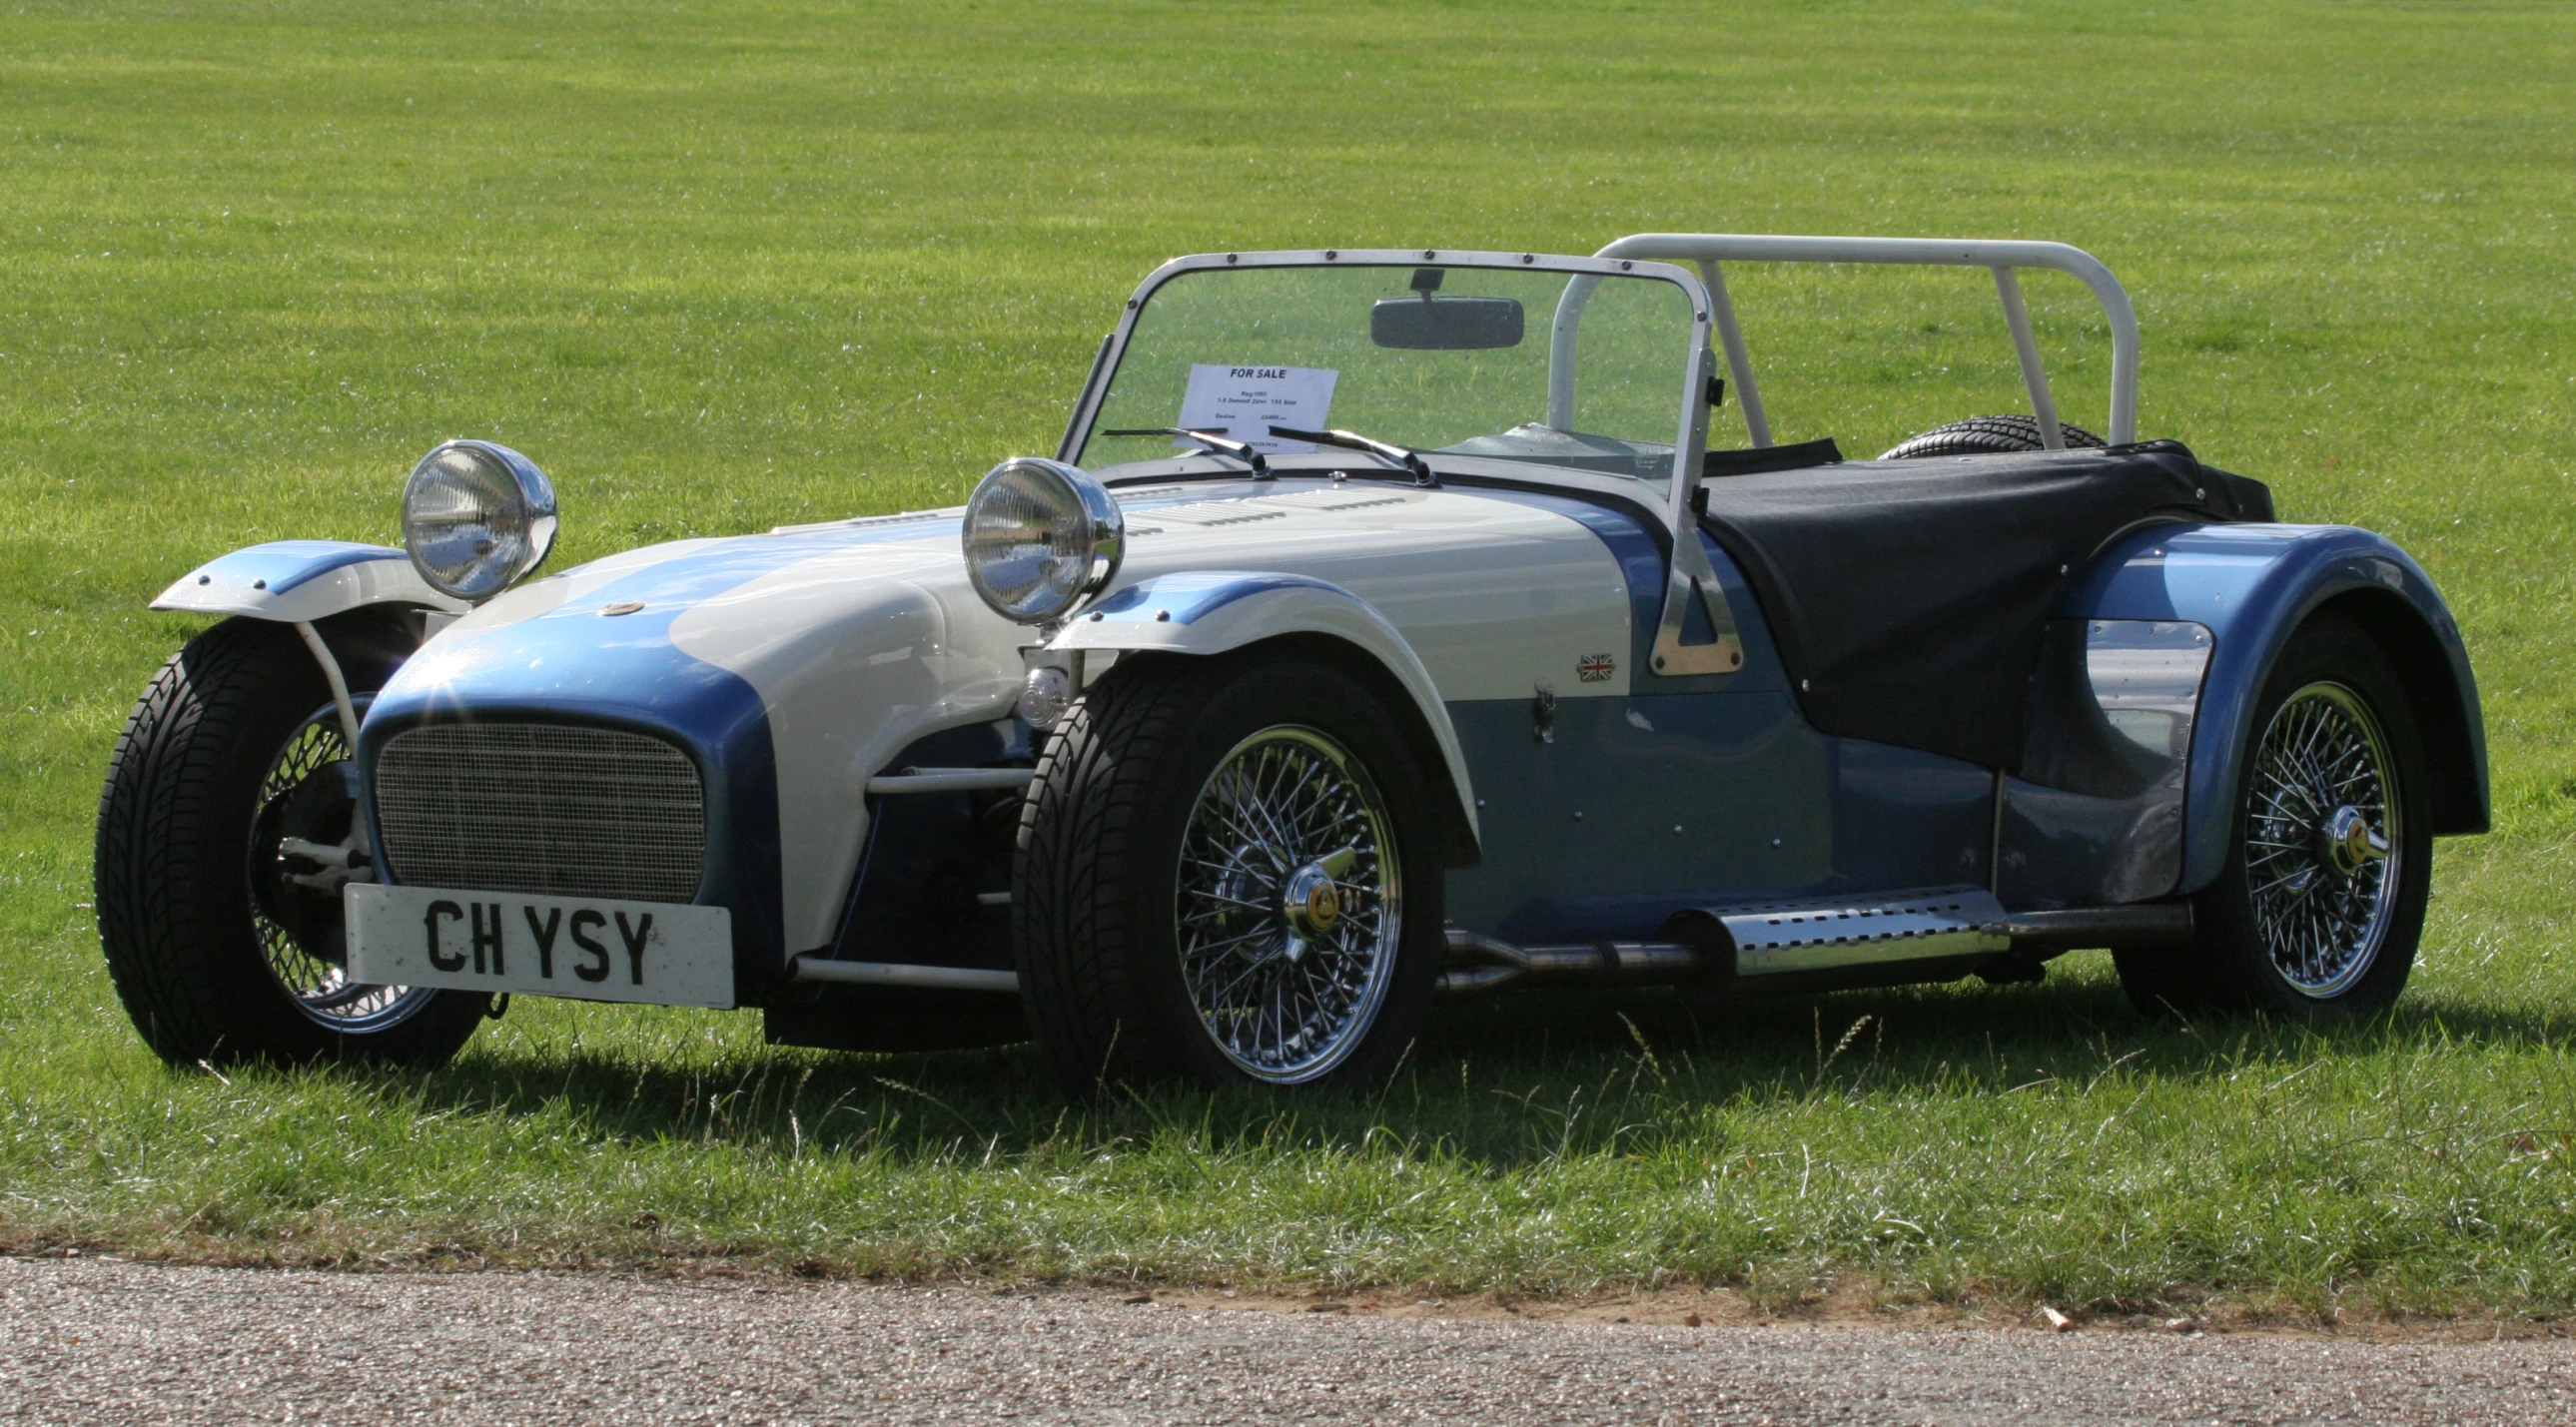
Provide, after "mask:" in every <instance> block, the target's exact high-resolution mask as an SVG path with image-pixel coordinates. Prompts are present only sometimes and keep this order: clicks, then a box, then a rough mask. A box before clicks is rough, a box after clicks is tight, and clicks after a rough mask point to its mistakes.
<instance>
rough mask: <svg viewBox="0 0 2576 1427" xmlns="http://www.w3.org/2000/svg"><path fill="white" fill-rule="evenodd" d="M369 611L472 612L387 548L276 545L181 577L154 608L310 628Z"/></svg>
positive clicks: (245, 552) (227, 557) (218, 558)
mask: <svg viewBox="0 0 2576 1427" xmlns="http://www.w3.org/2000/svg"><path fill="white" fill-rule="evenodd" d="M369 605H397V606H407V607H411V608H416V609H429V610H438V611H441V612H444V613H449V614H463V613H464V612H465V611H467V610H468V609H471V608H473V606H471V605H469V604H467V603H466V602H465V601H463V600H457V599H450V598H448V597H447V596H445V595H442V594H440V593H439V592H438V591H436V590H434V589H431V588H430V587H429V582H428V581H426V580H423V579H422V578H421V577H420V572H419V571H418V570H415V569H413V568H412V563H411V558H410V557H409V556H407V555H405V554H404V553H403V552H402V551H400V550H397V549H395V548H393V547H392V546H390V545H359V544H355V543H352V542H349V541H343V540H272V541H270V542H269V543H268V544H265V545H253V546H250V547H249V548H247V549H242V550H235V551H234V552H232V553H231V554H229V555H218V556H216V557H215V558H214V559H212V560H209V561H207V562H206V563H205V564H202V565H199V566H198V567H197V568H195V569H193V570H191V571H189V572H188V573H187V574H185V575H182V576H180V577H179V580H178V582H177V583H175V584H173V585H171V586H170V588H168V589H166V590H163V591H162V592H161V597H160V598H159V599H156V600H154V601H153V602H152V608H154V609H167V610H185V611H188V612H190V613H194V614H229V615H240V616H243V617H245V618H248V619H266V620H274V621H276V622H277V623H280V624H309V623H311V622H313V621H315V620H320V619H328V618H330V617H331V616H332V615H335V614H346V613H347V612H349V611H350V610H353V609H361V608H364V607H366V606H369Z"/></svg>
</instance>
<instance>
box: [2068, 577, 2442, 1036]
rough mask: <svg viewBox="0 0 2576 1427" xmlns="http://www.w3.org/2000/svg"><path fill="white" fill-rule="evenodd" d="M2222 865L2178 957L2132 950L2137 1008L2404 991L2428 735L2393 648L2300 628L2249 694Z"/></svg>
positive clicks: (2328, 1011)
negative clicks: (2190, 940) (2391, 659)
mask: <svg viewBox="0 0 2576 1427" xmlns="http://www.w3.org/2000/svg"><path fill="white" fill-rule="evenodd" d="M2252 727H2253V729H2254V731H2255V732H2254V738H2253V741H2252V743H2251V744H2250V745H2249V746H2248V748H2247V750H2246V758H2245V768H2244V774H2243V786H2242V788H2241V789H2240V790H2239V792H2238V795H2237V807H2236V810H2235V818H2234V825H2233V827H2232V828H2231V829H2230V835H2229V847H2228V857H2227V864H2226V866H2225V868H2224V869H2223V870H2222V871H2221V872H2220V874H2219V876H2218V879H2217V881H2215V882H2213V883H2212V884H2211V885H2210V886H2209V887H2208V888H2207V889H2205V890H2204V891H2202V892H2201V893H2200V894H2199V895H2198V896H2196V897H2194V898H2193V920H2194V923H2195V927H2196V931H2195V937H2194V944H2193V945H2192V947H2191V948H2190V950H2189V951H2188V952H2186V953H2183V954H2181V955H2175V954H2173V953H2170V952H2166V953H2155V952H2148V951H2133V952H2123V953H2120V954H2119V955H2118V958H2117V960H2118V965H2119V969H2120V977H2121V981H2122V983H2123V984H2124V985H2125V986H2126V987H2127V989H2128V992H2129V995H2130V998H2131V999H2132V1000H2133V1001H2135V1002H2136V1003H2137V1004H2138V1005H2139V1007H2140V1008H2141V1009H2142V1010H2146V1011H2149V1012H2151V1013H2152V1012H2161V1011H2166V1010H2181V1011H2188V1010H2191V1009H2194V1008H2198V1007H2218V1008H2249V1009H2256V1010H2264V1011H2269V1012H2272V1013H2275V1014H2279V1015H2285V1016H2290V1017H2294V1018H2297V1019H2302V1020H2315V1019H2337V1018H2345V1017H2352V1016H2362V1015H2368V1014H2371V1013H2373V1012H2376V1011H2380V1010H2383V1009H2385V1008H2386V1007H2387V1006H2388V1005H2389V1004H2390V1003H2392V1002H2394V1001H2395V1000H2396V999H2397V995H2398V993H2399V992H2400V991H2401V990H2403V989H2404V988H2405V985H2406V978H2407V975H2408V973H2409V972H2410V971H2411V970H2412V969H2413V967H2414V964H2415V951H2416V945H2417V943H2418V942H2419V941H2420V939H2421V938H2422V936H2423V930H2424V907H2425V902H2426V900H2427V898H2428V896H2429V895H2430V892H2431V888H2432V880H2433V838H2432V834H2431V832H2430V831H2429V830H2428V829H2427V826H2426V816H2425V811H2424V798H2425V784H2424V760H2423V753H2422V749H2423V743H2422V740H2421V738H2420V737H2419V735H2418V732H2417V730H2416V727H2415V724H2414V720H2413V718H2412V716H2411V713H2410V710H2409V708H2408V706H2407V703H2406V699H2405V696H2404V693H2403V691H2402V690H2401V689H2400V687H2399V685H2398V682H2397V678H2396V675H2395V673H2394V671H2392V670H2391V669H2390V667H2389V665H2388V660H2387V657H2386V656H2385V655H2384V654H2382V653H2381V652H2380V650H2379V647H2378V645H2377V644H2376V643H2375V642H2373V641H2372V640H2371V638H2370V636H2369V635H2368V634H2366V633H2365V632H2363V631H2362V630H2360V629H2359V628H2357V627H2355V626H2353V625H2350V624H2347V623H2344V622H2342V621H2338V620H2326V621H2321V622H2318V623H2315V624H2311V625H2309V626H2307V627H2306V628H2303V629H2301V630H2300V631H2299V632H2298V633H2297V634H2296V635H2294V636H2293V637H2292V638H2291V641H2290V644H2289V646H2288V647H2287V648H2286V649H2284V650H2283V651H2282V654H2281V658H2280V661H2279V662H2278V663H2277V664H2276V665H2275V667H2274V669H2273V671H2272V674H2271V676H2270V678H2269V679H2267V680H2266V681H2265V684H2264V689H2263V696H2262V698H2261V700H2260V701H2259V702H2258V703H2257V705H2256V707H2255V714H2254V720H2253V723H2252Z"/></svg>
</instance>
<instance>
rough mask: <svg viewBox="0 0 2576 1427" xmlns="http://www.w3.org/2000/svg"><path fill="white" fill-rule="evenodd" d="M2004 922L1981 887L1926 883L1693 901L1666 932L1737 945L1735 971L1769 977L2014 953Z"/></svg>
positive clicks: (1669, 923) (1689, 939)
mask: <svg viewBox="0 0 2576 1427" xmlns="http://www.w3.org/2000/svg"><path fill="white" fill-rule="evenodd" d="M2006 920H2007V918H2006V916H2005V913H2004V906H2003V903H2001V902H1998V901H1996V900H1995V898H1994V894H1993V893H1991V892H1988V891H1986V890H1985V889H1984V888H1982V887H1921V888H1914V889H1911V890H1908V891H1901V892H1879V893H1873V894H1871V895H1869V896H1866V897H1854V898H1850V899H1846V900H1842V901H1833V902H1817V901H1813V900H1809V899H1805V898H1800V899H1797V900H1791V901H1776V902H1750V903H1740V904H1736V905H1732V906H1715V907H1693V908H1691V909H1689V910H1687V911H1682V912H1677V913H1675V914H1674V915H1673V916H1672V917H1670V918H1668V919H1667V920H1666V921H1665V922H1664V926H1663V935H1664V936H1665V937H1667V938H1669V939H1671V940H1673V941H1677V942H1683V943H1688V944H1697V945H1708V946H1718V945H1722V946H1727V947H1732V948H1733V949H1734V952H1735V974H1736V975H1738V976H1768V975H1776V974H1778V973H1780V972H1785V971H1825V970H1831V969H1833V968H1835V967H1842V966H1865V965H1878V964H1881V963H1884V962H1891V961H1921V960H1928V959H1930V958H1934V957H1946V956H1978V955H1984V954H1988V953H1993V952H2000V951H2010V950H2011V949H2012V938H2011V936H2010V935H2009V934H2007V932H2006V930H2005V922H2006ZM1712 934H1714V935H1712ZM1721 936H1722V937H1723V941H1722V942H1719V941H1718V940H1717V937H1721Z"/></svg>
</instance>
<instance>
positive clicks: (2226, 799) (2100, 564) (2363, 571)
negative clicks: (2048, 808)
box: [2059, 525, 2489, 892]
mask: <svg viewBox="0 0 2576 1427" xmlns="http://www.w3.org/2000/svg"><path fill="white" fill-rule="evenodd" d="M2328 606H2332V607H2333V610H2332V612H2333V613H2337V614H2341V615H2346V616H2349V617H2351V618H2353V619H2355V620H2356V621H2357V622H2359V623H2361V624H2362V625H2363V626H2364V627H2365V628H2367V629H2369V630H2370V631H2371V633H2372V634H2373V635H2374V636H2375V637H2376V638H2377V639H2378V640H2379V642H2380V644H2381V646H2382V647H2383V648H2385V649H2386V650H2387V651H2388V653H2389V657H2390V659H2391V661H2392V662H2393V663H2395V664H2396V666H2397V668H2398V672H2399V674H2400V676H2401V683H2402V684H2403V685H2404V686H2405V687H2406V689H2407V692H2408V693H2409V695H2410V696H2411V697H2412V699H2413V711H2414V713H2415V716H2416V720H2415V721H2416V724H2417V726H2418V727H2419V728H2420V729H2421V730H2422V732H2423V735H2424V741H2425V745H2426V752H2427V754H2428V755H2429V760H2430V763H2431V772H2432V782H2433V788H2432V811H2433V831H2435V832H2437V833H2442V834H2456V833H2473V832H2484V831H2486V829H2487V826H2488V819H2489V806H2488V793H2487V754H2486V729H2485V724H2484V722H2483V720H2482V719H2481V717H2480V715H2479V712H2478V690H2477V680H2476V678H2475V676H2474V675H2473V674H2472V673H2471V672H2470V669H2469V655H2468V650H2467V649H2466V647H2464V646H2463V645H2462V644H2461V642H2460V629H2459V625H2458V623H2457V622H2456V621H2454V620H2453V619H2452V618H2451V612H2450V609H2449V607H2448V606H2446V605H2444V604H2443V602H2442V597H2441V594H2440V592H2439V591H2437V590H2436V589H2434V587H2433V581H2432V577H2431V576H2428V575H2426V574H2425V573H2424V571H2423V569H2422V567H2420V566H2418V565H2417V564H2416V563H2415V562H2414V560H2412V559H2410V558H2409V557H2408V556H2407V554H2406V552H2405V551H2403V550H2400V549H2398V548H2397V547H2396V546H2395V545H2394V544H2392V543H2390V542H2389V541H2388V540H2387V539H2385V538H2384V537H2382V536H2378V535H2374V534H2372V533H2371V532H2369V531H2367V530H2358V529H2354V528H2353V527H2351V526H2343V525H2199V526H2174V525H2166V526H2158V527H2151V528H2149V529H2146V530H2142V531H2139V532H2137V533H2135V534H2132V535H2129V536H2127V537H2124V538H2123V539H2122V540H2120V541H2118V542H2116V543H2115V544H2113V546H2112V547H2111V548H2110V549H2108V550H2106V551H2105V552H2104V553H2103V555H2102V557H2101V558H2099V559H2097V560H2096V561H2095V562H2094V564H2093V566H2092V568H2091V569H2090V570H2089V571H2088V572H2087V573H2086V574H2085V576H2084V577H2083V578H2082V579H2081V580H2079V581H2078V582H2077V583H2076V585H2075V586H2074V588H2073V589H2072V590H2070V591H2069V593H2068V596H2067V599H2066V602H2065V604H2064V605H2062V606H2061V607H2060V609H2059V614H2060V615H2061V616H2062V617H2066V618H2071V619H2143V620H2190V621H2192V622H2194V623H2197V624H2201V625H2204V626H2207V627H2208V629H2209V630H2210V632H2211V634H2212V635H2214V636H2215V639H2214V641H2213V643H2214V649H2213V652H2212V653H2211V655H2210V660H2209V668H2208V672H2207V674H2206V675H2205V676H2204V678H2203V680H2202V684H2201V697H2200V708H2199V715H2198V718H2197V721H2196V726H2197V732H2196V733H2195V734H2194V736H2193V739H2192V747H2191V761H2190V765H2189V771H2188V773H2187V775H2186V778H2185V784H2184V788H2185V792H2184V832H2183V875H2182V883H2181V889H2182V890H2183V891H2186V892H2191V891H2198V890H2199V889H2201V888H2202V887H2206V886H2208V885H2209V883H2210V882H2211V881H2213V880H2215V879H2216V878H2217V876H2218V873H2219V870H2220V868H2221V867H2222V866H2223V865H2224V864H2225V862H2226V860H2227V845H2228V831H2229V823H2230V820H2231V817H2232V814H2233V810H2234V808H2235V807H2236V800H2237V790H2238V787H2239V780H2240V779H2241V777H2242V776H2243V773H2244V764H2245V758H2246V753H2247V750H2248V748H2249V747H2250V746H2251V744H2252V741H2253V737H2254V734H2255V730H2254V729H2253V727H2252V722H2253V717H2254V706H2255V702H2256V700H2257V699H2259V698H2260V697H2261V695H2262V690H2263V682H2264V680H2265V679H2266V678H2268V677H2269V676H2270V674H2271V672H2272V666H2273V663H2274V661H2276V660H2277V659H2278V658H2279V657H2280V653H2281V650H2282V647H2283V646H2284V645H2286V644H2287V643H2288V642H2289V639H2290V636H2291V635H2292V634H2293V633H2295V632H2296V631H2297V630H2298V628H2299V626H2300V625H2301V624H2303V623H2305V622H2306V621H2307V620H2308V619H2310V618H2311V617H2313V616H2315V615H2317V614H2319V613H2321V612H2326V611H2327V607H2328Z"/></svg>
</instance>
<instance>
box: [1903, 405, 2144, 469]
mask: <svg viewBox="0 0 2576 1427" xmlns="http://www.w3.org/2000/svg"><path fill="white" fill-rule="evenodd" d="M2057 430H2058V433H2059V435H2060V436H2061V437H2062V438H2063V439H2064V440H2065V442H2066V445H2067V448H2068V449H2069V450H2073V449H2077V448H2081V447H2089V446H2099V445H2101V444H2102V438H2101V437H2099V436H2096V435H2094V434H2093V433H2092V432H2090V431H2087V430H2085V429H2084V428H2083V427H2081V426H2069V425H2067V424H2066V423H2065V422H2063V421H2061V422H2059V423H2057ZM2046 449H2048V448H2047V446H2046V445H2045V443H2043V442H2042V441H2041V440H2040V439H2039V418H2038V417H2036V416H1971V417H1969V418H1968V419H1967V420H1965V421H1953V422H1951V423H1950V424H1949V425H1947V426H1940V427H1935V428H1933V429H1932V430H1930V431H1926V432H1924V433H1923V434H1922V435H1920V436H1916V437H1914V438H1912V439H1911V440H1907V441H1901V442H1898V443H1897V444H1896V445H1894V446H1891V447H1889V448H1888V449H1887V452H1886V454H1884V455H1882V456H1880V457H1879V458H1878V459H1880V460H1882V461H1915V460H1921V459H1923V458H1925V457H1928V456H1989V455H1995V454H1997V453H2000V452H2006V451H2044V450H2046Z"/></svg>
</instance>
